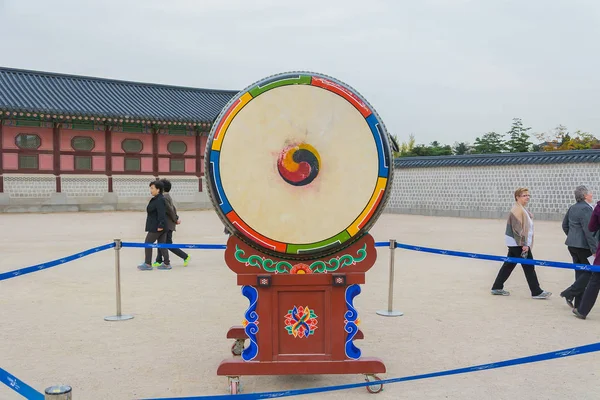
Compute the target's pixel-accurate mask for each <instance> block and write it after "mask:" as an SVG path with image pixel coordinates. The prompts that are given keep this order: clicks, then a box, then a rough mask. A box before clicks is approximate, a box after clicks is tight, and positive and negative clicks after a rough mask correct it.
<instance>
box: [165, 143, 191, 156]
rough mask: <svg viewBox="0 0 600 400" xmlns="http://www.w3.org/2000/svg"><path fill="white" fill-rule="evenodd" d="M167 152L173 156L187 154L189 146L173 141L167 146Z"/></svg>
mask: <svg viewBox="0 0 600 400" xmlns="http://www.w3.org/2000/svg"><path fill="white" fill-rule="evenodd" d="M167 150H168V151H169V153H171V154H185V152H186V151H187V145H186V144H185V142H181V141H179V140H173V141H172V142H169V144H168V145H167Z"/></svg>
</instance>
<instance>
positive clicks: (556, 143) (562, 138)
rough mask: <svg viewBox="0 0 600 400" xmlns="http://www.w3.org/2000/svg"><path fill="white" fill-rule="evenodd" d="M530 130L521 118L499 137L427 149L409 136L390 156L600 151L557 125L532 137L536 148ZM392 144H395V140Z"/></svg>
mask: <svg viewBox="0 0 600 400" xmlns="http://www.w3.org/2000/svg"><path fill="white" fill-rule="evenodd" d="M530 130H531V127H527V128H526V127H524V125H523V121H521V118H513V123H512V126H511V128H510V130H509V131H508V132H506V133H505V134H500V133H496V132H488V133H486V134H483V135H481V136H480V137H477V138H475V141H474V142H473V144H470V143H468V142H455V143H454V145H449V144H442V143H440V142H438V141H437V140H435V141H433V142H431V143H430V144H429V145H425V144H416V142H415V137H414V135H410V137H409V139H408V142H402V144H401V145H400V146H398V147H399V149H398V150H399V151H397V152H394V156H395V157H419V156H450V155H463V154H494V153H526V152H530V151H559V150H584V149H600V140H598V139H597V138H596V137H595V136H594V135H592V134H591V133H588V132H582V131H580V130H576V131H575V132H572V133H571V132H569V131H568V129H567V127H566V126H564V125H558V126H557V127H556V128H555V129H553V130H552V131H551V132H550V133H548V134H546V133H534V134H533V136H534V137H535V138H536V139H537V140H538V142H539V143H538V144H534V143H533V142H531V141H530V139H531V136H532V135H530V134H529V131H530ZM395 139H396V142H398V140H397V138H396V137H395Z"/></svg>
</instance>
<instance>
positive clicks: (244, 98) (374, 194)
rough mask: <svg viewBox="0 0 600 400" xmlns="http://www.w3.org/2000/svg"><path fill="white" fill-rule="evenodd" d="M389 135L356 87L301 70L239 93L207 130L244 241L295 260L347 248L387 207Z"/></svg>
mask: <svg viewBox="0 0 600 400" xmlns="http://www.w3.org/2000/svg"><path fill="white" fill-rule="evenodd" d="M389 143H390V141H389V138H388V135H387V132H386V130H385V126H384V125H383V123H382V122H381V120H380V119H379V116H378V115H377V114H376V112H375V110H374V109H373V108H372V107H371V106H370V105H369V104H368V103H367V102H366V100H365V99H363V98H362V96H360V95H359V94H358V93H357V92H356V91H354V90H353V89H352V88H350V87H349V86H347V85H345V84H343V83H341V82H339V81H337V80H335V79H333V78H330V77H327V76H324V75H320V74H315V73H309V72H300V73H285V74H280V75H276V76H272V77H269V78H266V79H263V80H261V81H259V82H257V83H255V84H254V85H252V86H250V87H248V88H247V89H245V90H243V91H241V92H240V93H238V94H237V95H236V96H235V97H234V98H233V99H232V100H231V101H230V102H229V104H228V105H227V106H225V108H224V109H223V111H222V112H221V114H220V115H219V116H218V117H217V120H216V121H215V123H214V124H213V128H212V130H211V132H210V135H209V137H208V142H207V147H206V153H205V154H206V169H205V170H206V171H207V173H208V174H207V179H208V183H209V184H208V188H209V195H210V198H211V200H212V202H213V204H214V206H215V209H216V211H217V213H218V214H219V216H220V218H221V219H222V220H223V221H224V223H225V224H226V226H227V227H228V228H229V229H230V231H232V232H233V233H234V234H236V235H238V236H239V237H240V238H241V239H242V240H244V241H245V242H246V243H248V244H250V245H252V246H254V247H257V248H259V249H261V250H263V251H265V252H267V253H270V254H274V255H278V256H280V257H287V258H310V257H318V256H320V255H324V254H329V253H333V252H336V251H338V250H340V249H341V248H343V247H346V246H349V245H350V244H352V243H353V242H354V241H355V240H356V239H358V238H359V237H361V236H362V234H364V233H366V232H367V230H368V229H369V228H370V226H371V225H372V224H373V223H374V222H375V220H376V219H377V217H378V216H379V213H380V212H381V210H382V209H383V208H384V207H385V203H386V201H387V197H388V196H387V195H388V194H389V190H388V188H391V181H392V179H391V178H392V172H393V168H391V167H390V166H391V161H390V160H391V158H390V144H389Z"/></svg>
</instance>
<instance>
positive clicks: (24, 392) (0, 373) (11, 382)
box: [0, 368, 44, 400]
mask: <svg viewBox="0 0 600 400" xmlns="http://www.w3.org/2000/svg"><path fill="white" fill-rule="evenodd" d="M0 382H2V383H4V384H5V385H6V386H8V387H9V388H10V389H12V390H14V391H15V392H17V393H19V394H20V395H21V396H23V397H25V398H26V399H29V400H44V395H43V394H41V393H40V392H38V391H37V390H35V389H34V388H32V387H31V386H29V385H28V384H26V383H25V382H23V381H22V380H20V379H19V378H17V377H16V376H14V375H11V374H9V373H8V372H6V371H5V370H3V369H2V368H0Z"/></svg>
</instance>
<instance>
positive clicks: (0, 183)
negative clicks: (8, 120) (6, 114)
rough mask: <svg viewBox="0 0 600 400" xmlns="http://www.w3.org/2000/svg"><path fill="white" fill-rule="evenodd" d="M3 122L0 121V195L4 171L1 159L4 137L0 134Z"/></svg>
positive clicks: (2, 189) (2, 188)
mask: <svg viewBox="0 0 600 400" xmlns="http://www.w3.org/2000/svg"><path fill="white" fill-rule="evenodd" d="M3 124H4V121H3V120H1V119H0V193H4V175H3V174H4V169H3V164H4V160H3V157H2V142H3V141H4V135H3V132H2V126H3Z"/></svg>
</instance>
